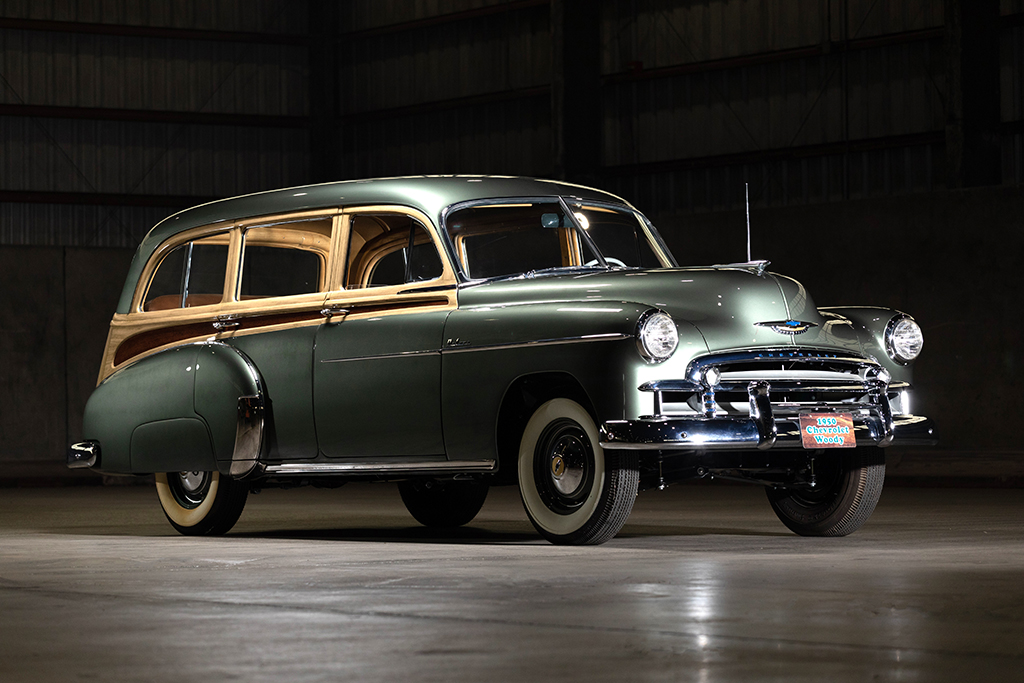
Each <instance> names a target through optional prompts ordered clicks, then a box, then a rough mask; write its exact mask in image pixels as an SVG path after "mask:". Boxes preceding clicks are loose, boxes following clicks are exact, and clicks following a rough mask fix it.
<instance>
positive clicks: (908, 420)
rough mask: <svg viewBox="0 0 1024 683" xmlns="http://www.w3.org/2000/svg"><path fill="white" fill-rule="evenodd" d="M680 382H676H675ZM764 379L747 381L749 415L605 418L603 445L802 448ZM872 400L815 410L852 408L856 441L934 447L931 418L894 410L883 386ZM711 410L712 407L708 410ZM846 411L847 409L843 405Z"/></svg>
mask: <svg viewBox="0 0 1024 683" xmlns="http://www.w3.org/2000/svg"><path fill="white" fill-rule="evenodd" d="M677 384H678V383H677ZM770 390H771V386H770V385H769V384H768V383H767V382H751V383H750V384H749V385H748V386H747V395H748V398H749V401H750V415H749V417H734V416H717V415H713V413H712V414H709V415H708V416H707V417H702V416H694V417H689V416H687V417H674V416H671V415H663V414H658V413H660V407H661V399H660V396H659V395H657V394H656V396H657V398H656V400H655V409H656V411H655V412H656V414H655V415H653V416H650V417H646V418H641V419H639V420H609V421H608V422H605V423H604V424H603V425H601V435H600V438H601V447H602V448H608V449H622V450H655V451H668V450H684V451H690V450H752V449H754V450H769V449H802V448H803V443H802V440H801V437H800V419H799V417H798V416H792V415H786V416H783V417H778V418H777V417H775V415H774V413H773V410H772V403H771V398H770ZM873 397H874V399H875V401H874V402H873V403H870V404H854V405H849V406H840V407H836V406H827V405H825V406H821V407H820V408H816V409H815V412H828V411H838V410H843V409H844V408H846V409H853V410H854V411H855V413H854V415H853V424H854V435H855V438H856V441H857V445H858V446H879V447H882V448H885V447H887V446H893V445H896V446H934V445H935V444H936V443H938V433H937V430H936V428H935V424H934V423H933V422H932V420H931V419H930V418H927V417H922V416H919V415H896V416H894V415H893V414H892V411H891V410H890V407H889V401H888V399H887V398H886V394H885V391H882V390H880V391H876V392H874V393H873ZM709 412H710V411H709ZM844 412H845V410H844Z"/></svg>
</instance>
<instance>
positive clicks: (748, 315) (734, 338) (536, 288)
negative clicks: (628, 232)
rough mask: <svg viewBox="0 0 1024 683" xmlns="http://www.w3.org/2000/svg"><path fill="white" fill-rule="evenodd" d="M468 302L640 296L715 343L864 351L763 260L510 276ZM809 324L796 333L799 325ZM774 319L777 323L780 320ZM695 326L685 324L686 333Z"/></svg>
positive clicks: (466, 297) (473, 289) (715, 347)
mask: <svg viewBox="0 0 1024 683" xmlns="http://www.w3.org/2000/svg"><path fill="white" fill-rule="evenodd" d="M459 298H460V304H462V305H469V306H473V305H486V306H495V305H502V304H506V305H507V304H511V305H516V304H528V303H543V302H570V301H573V302H598V301H624V302H634V303H639V304H643V305H647V306H651V307H652V308H658V309H661V310H664V311H666V312H668V313H669V314H671V315H672V317H673V318H674V319H675V320H676V322H677V323H684V322H685V323H689V325H692V326H693V328H695V330H696V331H697V332H698V333H699V334H700V335H701V336H702V337H703V340H704V343H705V344H706V346H707V349H708V351H711V352H716V351H723V350H727V349H736V348H738V347H739V348H756V347H780V346H796V345H799V346H813V347H825V348H829V349H836V350H840V349H841V350H844V351H855V352H862V351H863V350H862V348H861V345H860V342H859V340H858V339H857V335H856V334H855V333H854V331H853V327H852V326H850V325H849V324H848V322H847V321H845V320H843V319H839V318H838V317H837V316H828V317H826V316H823V315H822V314H821V313H819V312H818V310H817V307H816V306H815V304H814V301H813V300H812V299H811V297H810V295H809V294H808V293H807V290H806V289H804V287H803V285H801V284H800V283H799V282H797V281H796V280H793V279H792V278H788V277H785V276H783V275H779V274H776V273H769V272H759V269H758V268H756V267H747V266H714V267H701V268H672V269H664V270H646V271H638V270H620V271H607V272H594V273H585V274H578V275H557V276H546V277H538V278H536V279H530V278H523V279H516V280H504V281H497V282H490V283H485V284H480V285H475V286H470V287H466V288H464V289H463V290H462V292H460V297H459ZM790 321H795V322H796V323H801V324H802V325H805V326H806V328H805V330H804V331H802V332H799V333H797V334H794V331H795V330H794V327H796V329H800V328H799V327H797V326H795V325H793V324H790V325H784V323H787V322H790ZM772 323H774V324H772ZM685 327H687V326H683V325H680V328H681V329H680V333H681V334H686V330H685V329H684V328H685Z"/></svg>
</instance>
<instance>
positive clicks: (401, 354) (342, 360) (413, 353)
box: [320, 349, 441, 363]
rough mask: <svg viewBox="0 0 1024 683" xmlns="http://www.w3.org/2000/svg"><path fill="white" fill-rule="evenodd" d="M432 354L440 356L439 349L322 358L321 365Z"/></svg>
mask: <svg viewBox="0 0 1024 683" xmlns="http://www.w3.org/2000/svg"><path fill="white" fill-rule="evenodd" d="M432 353H437V354H440V353H441V350H440V349H427V350H425V351H400V352H398V353H382V354H380V355H377V356H356V357H355V358H324V359H322V360H321V361H320V362H321V363H347V362H349V361H353V360H383V359H385V358H409V357H411V356H427V355H430V354H432Z"/></svg>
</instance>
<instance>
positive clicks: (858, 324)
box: [819, 306, 913, 382]
mask: <svg viewBox="0 0 1024 683" xmlns="http://www.w3.org/2000/svg"><path fill="white" fill-rule="evenodd" d="M819 310H820V311H821V312H822V314H823V315H826V316H828V315H834V316H841V317H843V318H845V319H846V320H849V321H850V324H851V325H852V326H853V329H854V332H856V334H857V337H858V338H859V339H860V343H861V348H862V349H863V352H864V354H865V355H867V356H869V357H871V358H874V359H875V360H877V361H878V362H879V363H881V364H882V366H883V367H885V369H886V370H888V371H889V374H891V375H892V377H893V379H895V380H899V381H902V382H910V381H911V379H912V376H913V372H912V370H911V366H909V365H903V364H902V363H897V362H896V361H894V360H893V359H892V358H890V357H889V354H888V353H887V352H886V350H885V328H886V326H888V324H889V321H891V320H892V319H893V318H897V317H900V316H903V315H905V314H904V313H901V312H900V311H897V310H895V309H892V308H880V307H873V306H843V307H829V308H822V309H819Z"/></svg>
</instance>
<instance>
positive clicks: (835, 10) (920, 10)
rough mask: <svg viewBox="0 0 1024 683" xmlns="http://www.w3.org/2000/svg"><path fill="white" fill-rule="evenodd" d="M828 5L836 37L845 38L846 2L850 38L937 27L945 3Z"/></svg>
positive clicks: (867, 0)
mask: <svg viewBox="0 0 1024 683" xmlns="http://www.w3.org/2000/svg"><path fill="white" fill-rule="evenodd" d="M964 1H966V2H970V0H964ZM828 4H829V9H830V11H831V26H832V39H833V40H842V38H843V34H842V33H841V31H842V30H843V26H842V24H841V22H840V21H838V18H839V17H841V16H842V15H843V5H845V6H846V7H845V9H846V13H845V14H846V27H845V28H846V32H847V33H846V35H847V36H849V37H850V38H869V37H871V36H881V35H887V34H890V33H902V32H904V31H917V30H921V29H926V28H935V27H939V26H942V25H943V23H944V22H945V3H944V2H937V1H936V0H901V1H900V2H882V1H880V0H828Z"/></svg>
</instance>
